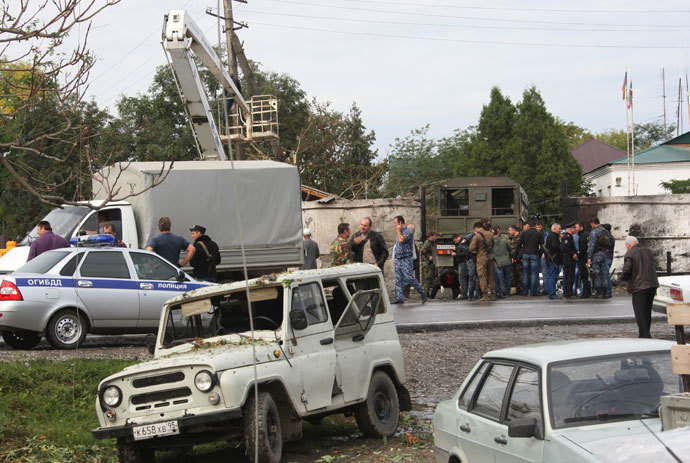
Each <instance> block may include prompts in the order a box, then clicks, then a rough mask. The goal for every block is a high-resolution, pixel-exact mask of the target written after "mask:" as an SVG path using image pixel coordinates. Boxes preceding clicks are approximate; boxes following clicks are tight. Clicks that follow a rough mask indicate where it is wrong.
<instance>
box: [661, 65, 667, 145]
mask: <svg viewBox="0 0 690 463" xmlns="http://www.w3.org/2000/svg"><path fill="white" fill-rule="evenodd" d="M661 81H662V83H663V84H662V88H663V100H664V140H666V134H667V133H668V130H667V129H666V73H665V72H664V68H661Z"/></svg>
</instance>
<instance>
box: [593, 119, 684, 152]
mask: <svg viewBox="0 0 690 463" xmlns="http://www.w3.org/2000/svg"><path fill="white" fill-rule="evenodd" d="M675 130H676V127H675V126H674V125H673V124H671V125H669V126H668V127H667V129H666V131H664V126H663V124H662V123H660V122H649V123H646V124H635V152H638V151H642V150H644V149H647V148H649V147H650V146H653V145H657V144H659V143H663V142H665V141H667V140H669V139H671V138H672V137H673V132H674V131H675ZM594 138H596V139H597V140H599V141H603V142H604V143H608V144H609V145H611V146H615V147H616V148H619V149H622V150H623V151H627V150H628V143H629V142H628V141H627V139H626V132H625V130H622V129H609V130H606V131H604V132H601V133H598V134H596V135H595V136H594Z"/></svg>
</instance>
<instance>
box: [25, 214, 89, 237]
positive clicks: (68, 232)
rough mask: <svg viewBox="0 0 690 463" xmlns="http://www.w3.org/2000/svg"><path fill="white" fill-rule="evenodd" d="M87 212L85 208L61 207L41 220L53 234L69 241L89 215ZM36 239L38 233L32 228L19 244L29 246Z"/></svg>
mask: <svg viewBox="0 0 690 463" xmlns="http://www.w3.org/2000/svg"><path fill="white" fill-rule="evenodd" d="M89 210H90V209H89V208H88V207H86V206H63V207H62V209H60V208H58V209H53V210H52V211H50V212H49V213H48V215H46V216H45V217H44V218H43V220H46V221H48V222H50V228H52V229H53V233H55V234H56V235H60V236H62V237H63V238H66V239H69V238H70V236H72V232H73V231H74V229H75V228H77V225H79V222H81V220H82V219H83V218H84V217H86V214H88V213H89ZM36 238H38V231H37V230H36V227H34V228H33V229H32V230H31V231H30V232H29V233H27V234H26V236H25V237H24V239H23V240H22V242H21V243H19V244H20V246H25V245H28V244H31V242H32V241H33V240H35V239H36Z"/></svg>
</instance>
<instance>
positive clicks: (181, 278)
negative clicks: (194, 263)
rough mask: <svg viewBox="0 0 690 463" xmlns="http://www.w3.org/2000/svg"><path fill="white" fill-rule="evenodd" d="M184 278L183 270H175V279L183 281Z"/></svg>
mask: <svg viewBox="0 0 690 463" xmlns="http://www.w3.org/2000/svg"><path fill="white" fill-rule="evenodd" d="M184 279H185V276H184V272H183V271H182V270H179V271H178V272H177V281H184Z"/></svg>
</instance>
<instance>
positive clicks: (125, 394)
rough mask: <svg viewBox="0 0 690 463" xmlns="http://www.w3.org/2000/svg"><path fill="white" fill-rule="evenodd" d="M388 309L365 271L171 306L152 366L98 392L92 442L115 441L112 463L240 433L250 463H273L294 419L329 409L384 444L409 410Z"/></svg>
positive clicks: (218, 289)
mask: <svg viewBox="0 0 690 463" xmlns="http://www.w3.org/2000/svg"><path fill="white" fill-rule="evenodd" d="M388 304H389V301H388V296H387V294H386V292H385V291H384V285H383V278H382V275H381V271H380V270H379V269H378V268H377V267H375V266H372V265H368V264H352V265H345V266H341V267H337V268H329V269H321V270H306V271H298V272H292V273H284V274H281V275H278V276H277V277H262V278H258V279H253V280H249V281H248V282H244V281H242V282H235V283H229V284H225V285H220V286H215V287H208V288H202V289H199V290H195V291H192V292H189V293H185V294H183V295H181V296H178V297H176V298H174V299H171V300H170V301H168V302H167V303H166V306H165V308H164V310H163V312H162V315H161V321H160V326H159V332H158V337H157V340H156V345H155V359H154V360H152V361H149V362H145V363H141V364H139V365H134V366H131V367H128V368H126V369H124V370H123V371H122V372H120V373H118V374H116V375H113V376H110V377H108V378H106V379H105V380H103V381H102V382H101V384H100V385H99V393H98V399H97V402H96V409H97V413H98V419H99V421H100V425H101V426H100V428H99V429H96V430H94V431H93V435H94V437H96V438H112V437H115V438H117V447H118V450H119V457H120V461H121V462H139V461H152V460H153V459H154V458H155V451H156V450H160V449H166V448H171V447H190V446H193V445H195V444H200V443H204V442H209V441H214V440H227V439H234V438H241V437H244V438H245V442H246V445H247V449H248V451H247V453H248V455H249V457H250V460H251V461H252V462H254V463H257V462H271V463H277V462H279V461H280V458H281V455H282V444H283V442H285V441H290V440H296V439H299V438H300V437H301V433H302V420H303V419H306V420H309V421H310V422H313V423H318V422H319V421H320V420H321V419H322V418H323V417H324V416H326V415H329V414H333V413H346V414H353V415H354V416H355V419H356V421H357V424H358V426H359V428H360V429H361V431H362V432H363V433H364V434H365V435H366V436H371V437H383V436H391V435H392V434H393V433H394V432H395V431H396V429H397V426H398V418H399V413H400V410H409V409H410V405H411V404H410V397H409V393H408V392H407V390H406V389H405V387H404V386H403V383H404V381H405V376H404V368H403V360H402V350H401V347H400V343H399V341H398V335H397V332H396V329H395V324H394V321H393V315H392V314H391V313H390V312H389V311H388ZM250 305H251V312H250ZM250 313H251V314H252V315H253V319H251V320H250V316H249V314H250ZM252 326H253V329H254V338H253V339H252V337H251V336H252V334H251V333H252ZM255 367H256V370H255ZM254 385H256V386H257V387H256V388H254ZM257 412H258V413H257ZM257 422H258V426H256V425H255V423H257ZM255 446H258V455H259V457H258V460H255V458H254V449H255Z"/></svg>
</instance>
